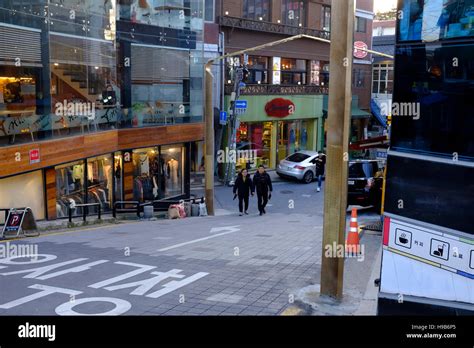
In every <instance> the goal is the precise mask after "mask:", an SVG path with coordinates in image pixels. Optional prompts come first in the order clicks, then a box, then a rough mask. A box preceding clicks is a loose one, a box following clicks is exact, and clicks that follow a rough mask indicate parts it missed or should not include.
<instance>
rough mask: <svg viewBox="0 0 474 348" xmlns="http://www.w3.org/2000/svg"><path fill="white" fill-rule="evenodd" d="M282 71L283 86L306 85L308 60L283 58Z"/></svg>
mask: <svg viewBox="0 0 474 348" xmlns="http://www.w3.org/2000/svg"><path fill="white" fill-rule="evenodd" d="M281 70H282V71H281V84H282V85H306V60H303V59H288V58H282V60H281Z"/></svg>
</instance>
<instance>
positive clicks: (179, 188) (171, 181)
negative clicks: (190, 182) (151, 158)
mask: <svg viewBox="0 0 474 348" xmlns="http://www.w3.org/2000/svg"><path fill="white" fill-rule="evenodd" d="M160 163H161V164H162V168H163V174H164V175H162V178H161V187H162V188H164V190H162V194H163V195H164V197H166V198H169V197H175V196H180V195H182V194H183V193H184V186H183V184H184V180H183V173H184V151H183V147H181V146H163V147H161V153H160Z"/></svg>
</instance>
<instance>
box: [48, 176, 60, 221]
mask: <svg viewBox="0 0 474 348" xmlns="http://www.w3.org/2000/svg"><path fill="white" fill-rule="evenodd" d="M45 178H46V182H45V186H46V211H47V215H48V220H55V219H56V214H57V211H56V170H55V169H54V168H48V169H46V170H45Z"/></svg>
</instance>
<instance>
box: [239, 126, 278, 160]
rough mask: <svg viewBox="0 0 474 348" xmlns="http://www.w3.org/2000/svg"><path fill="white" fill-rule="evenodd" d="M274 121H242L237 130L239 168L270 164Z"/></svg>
mask: <svg viewBox="0 0 474 348" xmlns="http://www.w3.org/2000/svg"><path fill="white" fill-rule="evenodd" d="M272 127H273V123H272V122H258V123H241V124H240V127H239V129H238V130H237V165H236V167H237V169H242V168H247V169H255V168H257V167H258V166H259V165H261V164H262V165H264V166H265V167H267V168H268V167H269V166H270V156H271V142H272V140H271V139H272Z"/></svg>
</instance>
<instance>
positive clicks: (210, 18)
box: [204, 0, 215, 22]
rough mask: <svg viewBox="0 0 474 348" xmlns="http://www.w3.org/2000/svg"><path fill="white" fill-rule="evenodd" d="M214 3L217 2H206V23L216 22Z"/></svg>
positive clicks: (207, 0) (212, 0)
mask: <svg viewBox="0 0 474 348" xmlns="http://www.w3.org/2000/svg"><path fill="white" fill-rule="evenodd" d="M214 2H215V0H206V2H205V9H204V11H205V20H206V22H214V19H215V12H214Z"/></svg>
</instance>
